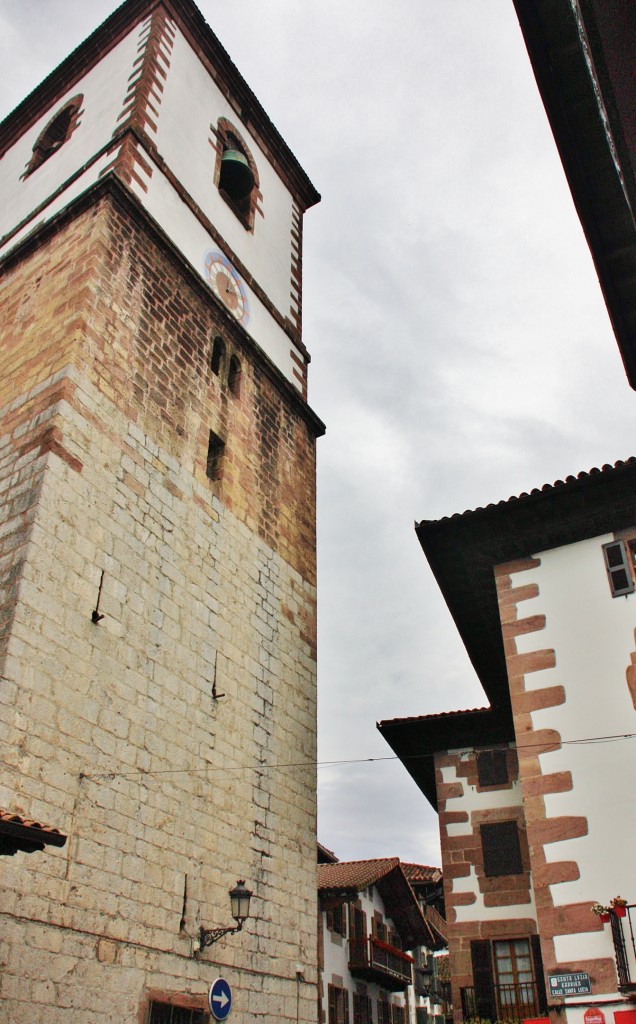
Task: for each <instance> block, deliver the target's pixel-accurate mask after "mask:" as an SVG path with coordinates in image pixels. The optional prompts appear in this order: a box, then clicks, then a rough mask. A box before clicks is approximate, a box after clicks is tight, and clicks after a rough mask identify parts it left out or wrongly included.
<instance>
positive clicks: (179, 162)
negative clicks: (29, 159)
mask: <svg viewBox="0 0 636 1024" xmlns="http://www.w3.org/2000/svg"><path fill="white" fill-rule="evenodd" d="M219 117H225V118H227V119H228V121H231V122H232V124H234V125H235V126H236V128H237V129H238V131H239V132H240V134H241V135H242V136H243V138H244V139H245V142H246V143H247V145H248V146H249V148H250V151H251V153H252V156H253V157H254V160H255V162H256V165H257V167H258V173H259V177H260V188H261V192H262V193H263V201H262V207H263V214H264V216H263V217H261V215H260V214H259V213H258V211H257V213H256V218H255V223H254V233H253V234H252V233H251V232H249V231H247V230H246V229H245V228H244V227H243V225H242V224H241V222H240V221H239V219H238V218H237V217H236V216H235V214H234V213H233V212H232V210H231V209H230V207H229V206H228V204H227V203H226V202H225V201H224V200H223V199H222V198H221V196H220V195H219V192H218V189H217V188H216V187H215V185H214V168H215V163H216V153H215V150H214V149H213V147H212V146H211V145H210V142H209V140H210V138H211V137H212V138H213V136H212V132H211V129H210V125H213V126H214V127H216V124H217V120H218V118H219ZM156 142H157V147H158V149H159V152H160V153H161V156H162V157H163V158H164V160H165V161H166V162H167V164H168V166H169V167H170V169H171V170H172V172H173V173H174V174H175V175H176V176H177V178H178V179H179V181H180V182H181V183H182V184H183V186H184V187H185V189H186V190H187V191H188V193H189V194H190V195H191V196H192V198H193V199H194V200H195V202H196V203H197V204H198V205H199V206H200V208H201V210H202V211H203V212H204V214H205V215H206V217H208V219H209V220H210V221H211V222H212V223H213V224H214V226H215V227H216V228H217V229H218V230H219V231H220V233H221V235H222V236H223V238H225V239H226V240H227V242H228V244H229V245H230V246H231V248H232V249H233V251H234V252H235V253H236V255H237V257H238V258H239V259H240V260H241V261H242V262H243V263H244V264H245V266H246V267H247V268H248V269H249V271H250V273H251V274H252V275H253V276H254V278H255V280H256V281H258V283H259V285H260V286H261V288H262V289H263V290H264V291H265V293H266V294H267V296H268V297H269V299H270V300H271V301H272V302H273V304H274V306H275V307H276V308H277V309H278V310H279V312H280V313H282V314H283V316H288V315H289V313H290V308H291V304H290V282H291V230H292V197H291V194H290V192H289V191H288V190H287V188H286V187H285V185H284V184H283V182H282V181H281V179H280V178H279V176H278V174H277V173H276V171H275V170H274V169H273V167H272V166H271V164H270V163H269V162H268V160H267V158H266V157H265V155H264V154H263V153H262V151H261V150H260V148H259V146H258V144H257V142H256V140H255V139H254V138H253V137H252V136H251V135H250V132H249V129H248V128H246V127H245V126H244V125H243V124H242V123H241V121H240V119H239V117H238V115H237V114H236V112H235V111H234V109H233V108H232V106H231V105H230V103H229V102H228V100H227V99H226V97H225V96H224V95H223V93H222V92H221V91H220V89H219V88H218V86H217V85H216V83H215V82H214V80H213V79H212V78H211V77H210V75H209V74H208V72H207V70H206V69H205V67H204V66H203V64H202V63H201V60H200V59H199V57H198V56H197V54H196V53H194V51H193V50H192V49H191V48H190V46H189V44H188V42H187V41H186V39H185V38H184V36H183V35H182V34H181V33H180V32H179V31H177V34H176V36H175V41H174V47H173V49H172V52H171V54H170V70H169V72H168V77H167V80H166V82H165V83H164V92H163V94H162V99H161V107H160V109H159V121H158V125H157V135H156Z"/></svg>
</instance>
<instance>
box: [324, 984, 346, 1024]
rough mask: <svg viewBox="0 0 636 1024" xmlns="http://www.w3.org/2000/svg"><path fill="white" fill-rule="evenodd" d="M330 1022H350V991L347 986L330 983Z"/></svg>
mask: <svg viewBox="0 0 636 1024" xmlns="http://www.w3.org/2000/svg"><path fill="white" fill-rule="evenodd" d="M327 993H328V997H329V1024H349V993H348V991H347V989H346V988H339V987H338V986H337V985H329V986H328V989H327Z"/></svg>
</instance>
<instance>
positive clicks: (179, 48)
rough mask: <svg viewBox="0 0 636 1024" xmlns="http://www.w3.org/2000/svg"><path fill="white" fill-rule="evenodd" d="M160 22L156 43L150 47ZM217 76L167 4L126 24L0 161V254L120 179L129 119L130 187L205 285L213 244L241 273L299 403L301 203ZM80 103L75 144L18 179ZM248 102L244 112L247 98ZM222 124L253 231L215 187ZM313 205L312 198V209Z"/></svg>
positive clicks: (252, 316) (252, 321) (256, 326)
mask: <svg viewBox="0 0 636 1024" xmlns="http://www.w3.org/2000/svg"><path fill="white" fill-rule="evenodd" d="M177 6H179V5H178V4H177ZM160 15H161V25H162V34H163V38H162V39H161V40H160V41H159V45H158V46H156V47H152V46H151V43H152V42H153V32H154V31H155V29H156V22H157V19H158V18H159V17H160ZM147 66H151V67H152V68H153V69H154V78H155V79H156V81H155V82H154V83H153V82H151V83H150V84H148V83H147V81H146V79H147V78H148V77H152V75H148V74H146V77H144V75H145V72H146V68H147ZM213 71H214V72H215V73H214V74H213V73H212V72H213ZM216 71H217V69H215V68H213V67H212V66H211V64H210V61H209V59H207V58H205V57H204V56H203V55H202V53H201V52H200V51H197V50H196V49H195V48H194V46H193V44H192V41H191V39H190V38H186V36H185V35H184V32H183V31H182V30H181V29H180V27H179V25H178V23H177V22H176V21H175V19H174V17H173V16H172V14H171V10H170V4H169V3H166V5H165V10H164V8H163V5H159V7H158V8H156V9H155V10H154V11H153V13H152V14H151V15H148V16H147V17H146V18H144V19H143V20H142V22H141V23H140V24H138V25H135V26H134V27H133V28H131V30H130V31H129V32H127V33H126V34H124V35H123V38H121V39H120V41H119V42H117V43H116V45H114V46H113V48H112V49H110V51H109V52H107V53H106V54H105V55H104V57H103V59H100V60H99V61H98V62H97V63H96V64H94V66H93V67H91V68H90V69H89V70H88V71H87V72H86V73H85V74H80V75H78V76H76V80H75V81H74V82H73V84H72V86H71V87H70V88H69V89H67V90H66V92H65V93H61V94H60V95H59V96H58V97H57V98H56V101H55V104H54V105H53V106H52V107H51V108H47V110H46V111H45V113H43V114H42V115H41V116H40V117H39V118H37V119H35V120H34V122H33V124H31V125H30V126H29V128H28V130H26V131H25V132H24V133H23V134H22V135H21V136H20V137H19V138H18V139H17V140H16V141H15V143H13V144H11V145H9V146H8V148H7V149H6V151H5V153H4V157H3V161H2V164H1V165H0V188H1V189H2V194H3V196H6V202H4V203H3V210H2V212H0V225H1V226H0V256H4V255H6V254H7V253H9V252H11V250H12V249H14V248H15V246H16V245H18V244H19V243H20V242H21V241H23V240H24V239H25V238H26V237H28V235H29V234H30V233H31V232H32V231H33V230H34V228H38V227H40V226H41V225H42V223H46V222H49V221H50V220H51V219H53V218H54V217H55V216H56V215H58V214H59V213H60V211H62V210H63V209H64V208H65V207H67V206H68V205H69V203H71V202H72V201H73V200H75V199H77V197H78V196H81V195H82V194H83V193H84V192H86V190H87V189H89V188H90V187H91V186H93V185H94V184H95V183H96V182H98V181H99V180H100V179H101V178H102V177H103V176H104V175H106V174H109V173H113V172H115V173H121V162H122V160H124V163H125V162H126V159H125V155H124V150H125V148H126V147H125V142H127V141H128V140H127V136H126V128H127V126H128V121H129V119H130V118H131V117H134V119H135V120H137V119H138V121H139V125H140V126H141V128H140V130H139V131H138V132H137V135H136V141H135V151H136V155H135V158H134V165H135V170H134V172H133V173H132V174H130V175H126V177H127V184H128V186H129V187H130V188H131V190H132V191H133V192H134V193H135V195H136V196H137V198H138V200H139V202H140V203H141V204H142V205H143V206H144V207H145V208H146V209H147V210H148V212H149V214H150V215H151V216H152V218H153V219H154V220H155V221H156V222H157V224H158V225H160V227H161V228H162V229H163V230H164V231H165V233H166V235H167V237H168V238H170V240H171V241H172V243H173V244H175V245H176V246H177V247H178V248H179V250H180V251H181V252H182V254H183V256H184V257H185V259H186V260H187V261H188V263H189V264H190V265H191V266H192V267H193V269H194V270H195V271H196V272H197V273H198V274H199V275H200V276H201V278H202V279H203V280H204V281H206V282H207V283H208V284H209V278H208V275H207V273H206V257H207V255H208V253H209V252H210V251H211V250H213V251H215V250H217V249H218V248H220V249H221V251H222V252H223V253H224V255H225V256H226V257H228V258H229V260H230V262H231V263H232V264H233V266H235V267H236V268H237V271H238V272H239V273H240V276H241V277H242V287H243V289H244V291H245V294H246V297H247V303H248V306H249V317H248V318H246V321H245V327H246V329H247V330H248V333H249V334H250V336H251V337H253V338H254V339H255V340H256V342H257V343H258V344H259V345H260V347H261V348H262V349H263V351H264V352H265V353H266V354H267V355H268V357H269V358H270V359H271V360H272V361H273V363H274V364H275V365H276V366H277V367H278V369H280V370H281V372H282V373H283V374H284V375H285V376H286V378H287V379H288V380H289V381H290V382H291V383H292V384H294V386H295V387H297V388H298V389H299V390H301V391H302V392H303V393H304V394H305V397H306V356H307V354H306V352H305V350H304V348H303V346H302V342H301V340H300V318H301V293H300V263H301V246H302V215H303V212H304V208H303V204H302V203H301V202H299V200H298V198H297V197H295V196H294V195H293V194H292V190H291V188H290V186H289V184H288V183H287V182H285V181H283V180H282V178H281V174H280V170H279V169H278V168H275V167H274V166H273V164H272V153H273V152H274V151H275V150H276V149H277V148H278V146H277V143H278V139H277V137H275V138H274V140H273V141H271V140H270V141H269V145H268V144H267V142H265V141H264V139H263V136H262V134H261V133H260V131H259V130H258V129H256V128H255V127H254V123H253V122H251V121H249V120H248V123H247V124H246V123H244V118H243V117H242V113H241V103H242V102H243V101H241V100H239V101H237V100H236V99H234V97H233V96H232V94H231V92H230V91H229V90H228V88H227V85H226V84H225V83H223V82H222V81H221V80H220V79H219V77H218V74H217V73H216ZM221 74H222V71H221ZM237 77H238V76H237ZM142 86H144V87H145V88H142ZM245 91H246V92H249V90H248V89H247V87H245ZM76 95H81V97H82V104H81V114H80V117H79V120H78V124H77V127H76V129H75V130H74V132H73V134H72V136H71V137H70V138H69V140H68V142H67V143H66V144H65V145H64V146H62V147H61V149H60V151H59V153H57V154H56V159H55V160H54V161H50V160H48V161H46V162H45V163H44V164H42V165H41V166H40V167H38V168H37V170H36V171H35V172H33V173H31V174H26V176H25V170H26V169H27V167H28V165H29V160H30V158H31V156H32V152H33V146H34V144H35V143H36V141H37V140H38V137H39V136H40V133H41V132H42V130H43V129H44V128H45V126H46V124H47V122H48V121H49V119H50V118H51V116H52V115H53V114H54V113H55V111H56V110H61V109H62V108H63V107H64V105H65V103H67V102H68V101H69V100H70V99H72V98H73V97H74V96H76ZM244 102H245V106H246V107H248V106H249V100H247V101H244ZM253 106H254V107H256V106H258V105H257V103H256V102H254V104H253ZM254 116H255V117H256V119H257V117H258V115H257V114H255V115H254ZM219 118H224V119H226V120H227V121H228V122H230V123H231V124H233V125H236V127H237V128H238V130H239V131H240V133H241V134H242V136H243V137H244V138H245V140H246V144H247V145H248V146H249V149H250V151H251V153H252V154H253V157H254V160H255V163H256V166H257V170H258V173H259V178H260V183H259V185H260V188H259V190H260V193H261V197H262V199H261V201H260V202H259V204H258V208H257V211H256V215H255V225H254V230H253V231H246V230H245V228H244V227H243V225H242V224H241V222H240V220H239V219H238V218H237V217H236V215H235V213H234V212H233V211H232V209H231V208H230V206H228V204H227V203H226V202H225V201H224V199H223V198H222V196H221V194H220V192H219V190H218V188H217V187H216V186H215V184H214V178H215V164H216V151H215V148H214V143H215V138H214V131H215V129H216V125H217V122H218V120H219ZM267 124H268V127H270V125H269V122H267ZM283 145H284V144H283ZM281 148H282V147H281ZM127 156H128V162H129V163H130V155H129V154H127ZM316 198H317V196H316V197H315V198H314V197H313V195H312V199H311V202H315V201H316ZM299 368H302V370H300V369H299Z"/></svg>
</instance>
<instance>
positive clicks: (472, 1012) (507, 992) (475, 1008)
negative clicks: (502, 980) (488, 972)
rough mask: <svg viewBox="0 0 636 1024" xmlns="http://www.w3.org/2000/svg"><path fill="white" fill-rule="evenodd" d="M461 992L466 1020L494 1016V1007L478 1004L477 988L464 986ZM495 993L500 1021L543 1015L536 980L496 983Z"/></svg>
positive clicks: (463, 1014) (463, 1013)
mask: <svg viewBox="0 0 636 1024" xmlns="http://www.w3.org/2000/svg"><path fill="white" fill-rule="evenodd" d="M460 992H461V1000H462V1016H463V1018H464V1020H471V1019H473V1018H476V1017H482V1018H488V1019H491V1018H492V1016H493V1008H492V1007H491V1006H488V1007H484V1006H480V1005H478V1000H477V999H476V997H475V989H474V988H472V986H471V987H467V988H462V989H460ZM493 994H494V998H495V1001H496V1007H495V1008H494V1010H496V1014H495V1016H496V1019H497V1020H498V1021H515V1022H518V1021H520V1020H525V1019H527V1018H529V1017H539V1016H541V1015H542V1011H541V1007H540V1001H539V993H538V990H537V985H536V983H535V982H534V981H527V982H517V983H516V984H513V985H495V986H494V993H493Z"/></svg>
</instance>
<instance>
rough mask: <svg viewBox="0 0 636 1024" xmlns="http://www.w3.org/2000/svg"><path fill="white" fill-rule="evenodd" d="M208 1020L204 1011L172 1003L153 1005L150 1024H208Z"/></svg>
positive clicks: (151, 1005) (151, 1006) (149, 1017)
mask: <svg viewBox="0 0 636 1024" xmlns="http://www.w3.org/2000/svg"><path fill="white" fill-rule="evenodd" d="M208 1019H209V1016H208V1014H207V1013H206V1012H205V1011H204V1010H193V1009H191V1008H189V1007H187V1006H173V1005H172V1003H151V1004H150V1014H149V1016H148V1024H207V1022H208Z"/></svg>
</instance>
